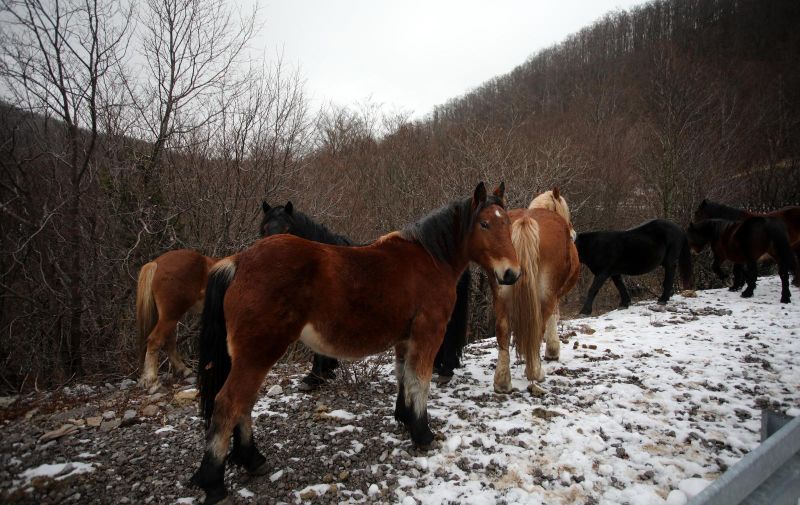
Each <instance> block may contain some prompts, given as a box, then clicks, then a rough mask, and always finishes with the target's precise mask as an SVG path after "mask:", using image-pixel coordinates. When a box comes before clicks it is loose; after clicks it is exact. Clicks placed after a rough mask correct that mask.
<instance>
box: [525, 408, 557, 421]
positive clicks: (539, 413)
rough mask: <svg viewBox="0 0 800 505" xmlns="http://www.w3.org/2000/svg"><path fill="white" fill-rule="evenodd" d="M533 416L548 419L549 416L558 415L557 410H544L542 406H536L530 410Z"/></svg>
mask: <svg viewBox="0 0 800 505" xmlns="http://www.w3.org/2000/svg"><path fill="white" fill-rule="evenodd" d="M531 414H533V416H534V417H538V418H539V419H550V418H551V417H556V416H560V415H561V414H559V413H558V412H554V411H552V410H545V409H543V408H542V407H536V408H534V409H533V411H532V412H531Z"/></svg>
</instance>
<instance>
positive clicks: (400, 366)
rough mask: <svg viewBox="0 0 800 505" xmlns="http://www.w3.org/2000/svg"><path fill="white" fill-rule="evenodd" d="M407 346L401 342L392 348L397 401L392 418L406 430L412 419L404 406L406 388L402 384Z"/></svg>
mask: <svg viewBox="0 0 800 505" xmlns="http://www.w3.org/2000/svg"><path fill="white" fill-rule="evenodd" d="M407 349H408V345H407V344H406V343H405V342H401V343H399V344H397V345H396V346H395V347H394V375H395V378H397V401H396V402H395V404H394V418H395V420H397V421H399V422H401V423H403V425H404V426H405V427H406V428H408V427H409V426H410V425H411V421H412V418H413V415H412V412H411V409H410V408H409V407H408V406H407V405H406V400H405V398H406V388H405V384H404V378H405V370H406V353H407Z"/></svg>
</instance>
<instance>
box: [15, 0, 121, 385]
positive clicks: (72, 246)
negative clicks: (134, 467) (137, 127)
mask: <svg viewBox="0 0 800 505" xmlns="http://www.w3.org/2000/svg"><path fill="white" fill-rule="evenodd" d="M0 5H1V6H2V10H0V16H1V17H2V26H3V29H2V32H0V46H2V49H0V51H1V52H0V77H2V79H3V81H4V84H5V87H4V89H3V93H4V95H5V96H4V98H5V99H6V100H8V101H10V102H12V103H14V104H15V105H16V106H17V107H18V108H20V109H23V110H24V111H26V112H27V113H28V115H27V116H21V117H25V118H26V120H27V121H29V122H33V123H35V124H36V126H32V125H31V124H28V125H27V126H26V128H29V131H37V132H38V133H39V135H38V139H37V141H38V144H39V147H40V148H41V152H40V153H39V156H38V157H37V158H36V159H35V160H34V159H30V158H24V157H14V149H13V146H12V148H11V149H10V152H11V156H10V162H8V163H4V166H3V168H4V171H5V173H4V176H5V177H4V178H3V179H4V187H3V189H4V190H5V193H6V194H8V195H10V198H11V199H12V200H22V202H23V203H22V207H23V208H24V209H25V213H26V215H28V216H29V219H25V220H24V221H21V225H22V228H20V229H21V230H25V231H23V232H22V233H20V234H19V235H18V236H17V243H16V244H13V245H12V247H11V248H9V249H5V248H4V253H5V254H9V255H10V256H11V264H12V265H14V266H13V267H12V268H20V269H25V270H27V271H26V272H24V273H22V274H21V275H23V276H31V277H34V278H38V280H39V281H40V282H41V283H42V284H43V285H45V286H47V287H48V289H49V290H50V291H51V292H52V295H53V296H52V299H54V300H56V301H57V303H58V304H59V305H60V306H61V309H55V308H50V310H56V311H59V312H60V313H61V316H60V318H59V321H61V323H60V326H59V328H63V332H59V334H58V335H56V342H55V343H56V344H57V345H58V348H61V349H63V366H64V369H65V371H67V372H68V373H81V372H82V368H83V366H82V353H81V343H82V339H83V331H84V328H83V325H84V321H83V313H84V302H83V300H84V286H83V280H84V279H83V274H84V260H83V253H84V250H83V249H84V244H85V243H86V241H87V239H88V234H89V233H90V231H89V230H87V229H86V227H85V223H84V222H83V218H84V217H85V216H84V214H85V211H86V209H85V204H84V200H83V197H84V195H85V193H86V191H87V190H88V188H89V185H90V181H91V179H92V175H91V174H92V170H93V156H94V153H95V149H96V147H97V140H98V135H99V131H100V130H99V125H98V116H99V111H98V103H99V102H100V100H101V99H100V95H101V90H102V81H103V79H104V75H105V74H106V72H108V71H109V69H111V68H112V67H114V66H115V65H117V64H118V62H119V59H120V58H121V57H122V55H123V54H124V51H125V49H126V43H127V33H128V25H127V20H128V19H129V18H130V11H129V10H125V6H124V4H122V3H114V4H101V3H99V2H98V1H97V0H68V1H66V2H62V1H54V2H41V1H36V0H3V1H2V4H0ZM51 118H53V119H56V120H57V121H56V122H55V123H52V124H51V122H50V121H51ZM48 128H54V129H56V130H57V131H56V133H55V135H53V134H48V133H47V129H48ZM14 133H15V132H14V131H12V132H11V136H12V138H10V139H6V142H12V143H13V142H14V138H13V135H14ZM42 166H46V167H47V170H48V173H47V175H45V176H44V177H43V178H44V179H45V180H44V187H47V188H49V189H50V191H51V192H50V193H48V194H47V195H46V196H44V197H43V195H41V194H38V193H37V192H36V191H41V190H42V189H44V187H42V186H38V184H41V179H40V181H37V182H36V183H34V184H33V185H28V184H27V183H29V182H31V181H30V179H29V174H24V173H22V172H26V171H28V170H32V169H34V170H35V169H36V168H41V167H42ZM13 172H17V173H13ZM26 179H28V180H27V181H26ZM18 205H19V204H18ZM3 208H4V209H7V208H9V206H6V205H4V206H3ZM8 215H12V216H13V215H14V214H13V213H10V212H9V213H8ZM55 226H58V228H54V227H55ZM48 229H49V231H50V232H54V233H52V234H51V235H50V238H51V239H52V240H53V241H55V244H52V246H51V247H52V249H49V250H48V249H47V248H44V249H39V250H36V251H33V253H34V254H36V255H41V254H43V255H44V256H43V257H40V258H39V259H38V263H39V265H41V262H48V263H49V265H50V266H51V267H52V268H48V269H47V270H48V271H47V272H46V273H45V271H44V270H42V269H41V268H40V269H38V271H37V269H36V268H35V266H34V267H33V268H31V267H30V264H27V259H28V258H29V256H28V255H29V254H30V253H31V252H32V251H31V250H30V248H29V246H30V245H31V244H32V243H33V239H34V237H36V236H38V235H40V234H42V233H43V232H44V231H45V230H48ZM14 246H16V247H14ZM51 276H52V278H50V277H51ZM6 288H8V289H10V290H11V291H12V292H13V287H12V286H6ZM29 300H30V299H29ZM61 333H66V334H67V335H68V338H67V339H66V342H64V344H65V345H62V342H61Z"/></svg>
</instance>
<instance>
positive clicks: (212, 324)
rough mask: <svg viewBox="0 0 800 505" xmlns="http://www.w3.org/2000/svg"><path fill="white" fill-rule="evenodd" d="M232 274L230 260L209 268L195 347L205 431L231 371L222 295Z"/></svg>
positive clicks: (232, 266)
mask: <svg viewBox="0 0 800 505" xmlns="http://www.w3.org/2000/svg"><path fill="white" fill-rule="evenodd" d="M235 273H236V265H235V263H234V262H233V260H231V259H224V260H222V261H220V262H219V263H217V264H216V265H215V266H214V267H213V268H212V269H211V273H210V274H209V276H208V285H207V286H206V299H205V304H204V305H203V319H202V321H203V323H202V329H201V330H200V341H199V346H198V347H199V350H200V360H199V361H198V364H197V379H198V386H199V389H200V414H201V415H202V416H203V419H204V420H205V422H206V428H207V427H208V426H209V424H210V423H211V416H212V414H213V413H214V399H215V398H216V396H217V393H219V390H220V389H222V385H223V384H225V380H226V379H227V378H228V374H229V373H230V371H231V357H230V356H229V355H228V331H227V329H226V327H225V311H224V309H223V302H224V301H225V292H226V291H227V290H228V285H230V283H231V281H232V280H233V276H234V274H235Z"/></svg>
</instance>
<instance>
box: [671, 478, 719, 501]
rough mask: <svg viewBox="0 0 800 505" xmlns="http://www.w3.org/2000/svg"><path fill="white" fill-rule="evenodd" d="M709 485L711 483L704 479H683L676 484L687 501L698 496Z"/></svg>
mask: <svg viewBox="0 0 800 505" xmlns="http://www.w3.org/2000/svg"><path fill="white" fill-rule="evenodd" d="M709 484H711V481H710V480H706V479H699V478H692V479H684V480H682V481H680V482H679V483H678V489H679V490H681V491H683V494H684V495H686V497H687V498H688V499H692V498H694V497H695V496H697V495H698V494H700V492H701V491H703V489H705V488H706V487H707V486H708V485H709Z"/></svg>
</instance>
